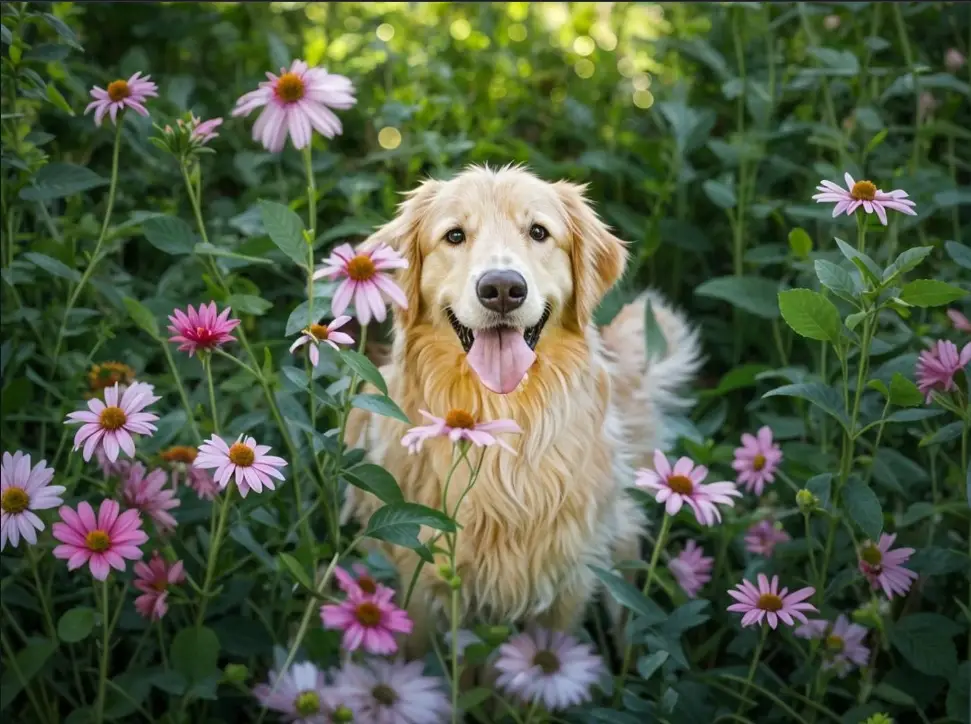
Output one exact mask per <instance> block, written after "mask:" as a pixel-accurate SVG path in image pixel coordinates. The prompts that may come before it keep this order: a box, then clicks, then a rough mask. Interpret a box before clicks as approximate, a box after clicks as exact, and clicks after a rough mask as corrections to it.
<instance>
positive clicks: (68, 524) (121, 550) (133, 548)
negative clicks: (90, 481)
mask: <svg viewBox="0 0 971 724" xmlns="http://www.w3.org/2000/svg"><path fill="white" fill-rule="evenodd" d="M118 511H119V507H118V503H116V502H115V501H113V500H102V501H101V507H99V508H98V517H97V518H95V517H94V510H92V509H91V506H90V505H89V504H88V503H87V502H82V503H81V504H80V505H78V509H77V512H75V511H74V510H73V509H72V508H69V507H68V506H66V505H62V506H61V508H60V510H58V514H59V515H60V516H61V522H59V523H55V524H54V538H55V539H57V540H58V541H60V543H61V545H59V546H57V547H56V548H55V549H54V557H55V558H62V559H63V558H66V559H67V568H68V570H69V571H73V570H75V569H77V568H80V567H81V566H83V565H84V564H85V563H87V564H88V565H89V566H90V568H91V575H92V576H94V577H95V578H96V579H97V580H99V581H103V580H105V579H106V578H107V577H108V573H109V572H110V570H111V569H112V568H114V569H115V570H118V571H124V570H125V560H126V559H127V560H131V561H137V560H139V559H141V557H142V551H141V549H140V548H139V547H138V546H140V545H142V544H144V543H145V542H146V541H147V540H148V534H147V533H145V531H143V530H142V519H141V517H140V516H139V515H138V511H137V510H126V511H125V512H124V513H122V514H121V515H119V514H118Z"/></svg>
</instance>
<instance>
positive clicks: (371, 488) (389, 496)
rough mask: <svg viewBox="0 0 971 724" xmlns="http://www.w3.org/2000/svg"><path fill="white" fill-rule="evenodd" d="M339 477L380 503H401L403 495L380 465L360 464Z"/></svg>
mask: <svg viewBox="0 0 971 724" xmlns="http://www.w3.org/2000/svg"><path fill="white" fill-rule="evenodd" d="M341 477H342V478H344V480H345V481H346V482H348V483H350V484H351V485H353V486H354V487H355V488H359V489H361V490H364V491H366V492H368V493H371V494H372V495H374V496H375V497H376V498H377V499H378V500H380V501H381V502H382V503H386V504H387V505H392V504H394V503H403V502H404V501H405V498H404V495H403V494H402V493H401V488H399V487H398V482H397V481H396V480H395V479H394V476H393V475H392V474H391V473H389V472H388V471H387V470H385V469H384V468H382V467H381V466H380V465H372V464H371V463H362V464H360V465H355V466H354V467H353V468H349V469H348V470H345V471H344V472H343V473H341Z"/></svg>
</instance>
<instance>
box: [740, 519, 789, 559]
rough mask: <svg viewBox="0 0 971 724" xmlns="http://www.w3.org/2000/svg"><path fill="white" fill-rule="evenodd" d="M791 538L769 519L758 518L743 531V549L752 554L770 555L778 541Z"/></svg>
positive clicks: (784, 541) (768, 556)
mask: <svg viewBox="0 0 971 724" xmlns="http://www.w3.org/2000/svg"><path fill="white" fill-rule="evenodd" d="M791 540H792V536H790V535H789V534H788V533H786V532H785V531H784V530H782V528H781V527H776V525H775V524H774V523H773V522H772V521H770V520H760V521H759V522H758V523H756V524H755V525H753V526H752V527H750V528H749V529H748V530H747V531H745V550H747V551H748V552H749V553H751V554H752V555H756V556H765V557H766V558H771V557H772V551H773V550H775V547H776V546H777V545H778V544H779V543H786V542H788V541H791Z"/></svg>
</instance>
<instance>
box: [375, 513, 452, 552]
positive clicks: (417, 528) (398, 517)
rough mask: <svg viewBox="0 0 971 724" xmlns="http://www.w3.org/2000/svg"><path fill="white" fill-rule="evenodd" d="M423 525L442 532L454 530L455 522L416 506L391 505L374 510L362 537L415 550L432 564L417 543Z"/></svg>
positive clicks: (419, 542)
mask: <svg viewBox="0 0 971 724" xmlns="http://www.w3.org/2000/svg"><path fill="white" fill-rule="evenodd" d="M423 525H426V526H428V527H430V528H435V529H436V530H444V531H446V532H455V530H456V526H455V521H453V520H452V519H451V518H449V517H448V516H447V515H445V514H444V513H442V512H441V511H439V510H435V509H434V508H428V507H426V506H424V505H419V504H418V503H393V504H391V505H385V506H384V507H382V508H378V509H377V510H376V511H374V513H373V514H372V515H371V519H370V520H368V524H367V528H366V529H365V531H364V535H366V536H369V537H371V538H377V539H378V540H383V541H387V542H388V543H393V544H394V545H399V546H402V547H404V548H410V549H411V550H414V551H418V554H419V555H420V556H422V558H424V559H425V560H426V561H428V562H432V557H431V554H430V553H429V551H428V549H427V548H426V547H425V546H424V544H423V543H422V542H421V541H420V540H418V535H419V533H420V532H421V526H423Z"/></svg>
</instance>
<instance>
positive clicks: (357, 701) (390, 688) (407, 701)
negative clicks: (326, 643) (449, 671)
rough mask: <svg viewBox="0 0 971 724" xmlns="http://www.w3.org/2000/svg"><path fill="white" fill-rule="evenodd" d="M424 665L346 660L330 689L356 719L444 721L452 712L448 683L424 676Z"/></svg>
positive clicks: (418, 723) (390, 723)
mask: <svg viewBox="0 0 971 724" xmlns="http://www.w3.org/2000/svg"><path fill="white" fill-rule="evenodd" d="M424 668H425V664H424V662H423V661H411V662H405V661H400V660H398V661H384V660H382V659H371V660H369V661H365V662H364V663H363V664H360V665H359V664H354V663H351V662H350V661H348V662H347V663H346V664H344V667H343V668H342V669H340V671H338V672H337V676H336V677H335V678H334V687H333V688H334V689H335V690H337V691H340V692H341V694H342V696H343V697H344V702H345V704H346V706H348V707H349V708H350V709H351V711H353V712H354V721H355V722H369V723H370V722H373V723H374V724H445V722H448V721H450V720H451V714H452V705H451V704H450V703H449V698H448V694H447V691H448V689H447V685H446V684H445V682H444V681H442V679H440V678H438V677H432V676H425V675H424V674H423V671H424ZM345 721H346V720H345Z"/></svg>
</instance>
